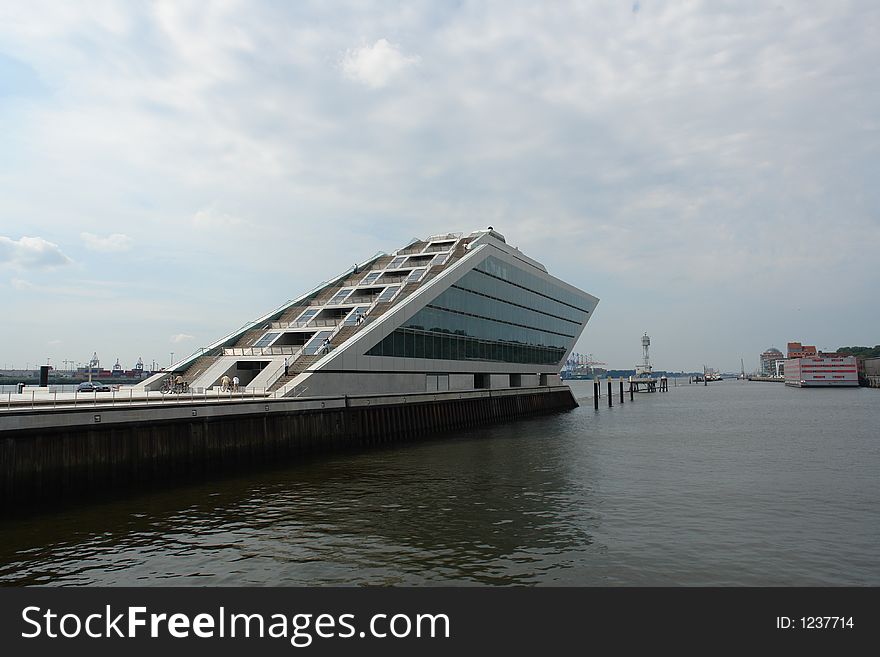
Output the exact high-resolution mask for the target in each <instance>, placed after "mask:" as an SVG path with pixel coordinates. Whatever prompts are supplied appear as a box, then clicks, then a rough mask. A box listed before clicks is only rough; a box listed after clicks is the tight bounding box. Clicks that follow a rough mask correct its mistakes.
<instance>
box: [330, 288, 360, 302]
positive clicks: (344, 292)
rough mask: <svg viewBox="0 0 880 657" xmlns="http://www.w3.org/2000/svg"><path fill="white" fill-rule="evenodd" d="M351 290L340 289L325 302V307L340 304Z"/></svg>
mask: <svg viewBox="0 0 880 657" xmlns="http://www.w3.org/2000/svg"><path fill="white" fill-rule="evenodd" d="M353 289H354V288H350V287H344V288H342V289H341V290H339V292H337V293H336V294H334V295H333V296H332V297H331V298H330V300H329V301H328V302H327V305H328V306H329V305H332V304H337V303H342V302H343V301H344V300H345V297H347V296H348V295H349V294H351V291H352V290H353Z"/></svg>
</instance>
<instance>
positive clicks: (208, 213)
mask: <svg viewBox="0 0 880 657" xmlns="http://www.w3.org/2000/svg"><path fill="white" fill-rule="evenodd" d="M245 223H246V222H245V220H244V219H242V218H241V217H236V216H234V215H231V214H227V213H225V212H219V211H218V210H216V209H215V208H213V207H211V208H204V209H202V210H199V211H198V212H196V213H195V215H194V216H193V224H195V225H196V227H198V228H235V227H236V226H242V225H244V224H245Z"/></svg>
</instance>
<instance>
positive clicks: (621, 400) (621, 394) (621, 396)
mask: <svg viewBox="0 0 880 657" xmlns="http://www.w3.org/2000/svg"><path fill="white" fill-rule="evenodd" d="M620 403H621V404H622V403H623V377H621V379H620Z"/></svg>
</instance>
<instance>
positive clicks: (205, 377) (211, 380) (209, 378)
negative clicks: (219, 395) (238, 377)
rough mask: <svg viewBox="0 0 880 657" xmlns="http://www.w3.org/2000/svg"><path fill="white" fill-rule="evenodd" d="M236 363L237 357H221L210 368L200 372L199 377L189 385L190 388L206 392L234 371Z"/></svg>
mask: <svg viewBox="0 0 880 657" xmlns="http://www.w3.org/2000/svg"><path fill="white" fill-rule="evenodd" d="M237 363H238V357H237V356H221V357H220V358H218V359H217V361H216V362H214V364H212V365H211V367H209V368H208V369H206V370H205V371H204V372H202V373H201V374H200V375H199V377H198V378H197V379H196V380H195V381H193V382H192V383H191V384H190V388H192V389H193V390H198V389H199V388H204V389H205V390H207V389H208V388H211V387H212V386H214V384H216V383H217V382H218V381H219V380H220V378H221V377H222V376H223V375H224V374H226V373H228V372H229V371H230V370H232V369H235V366H236V364H237ZM230 378H232V377H230Z"/></svg>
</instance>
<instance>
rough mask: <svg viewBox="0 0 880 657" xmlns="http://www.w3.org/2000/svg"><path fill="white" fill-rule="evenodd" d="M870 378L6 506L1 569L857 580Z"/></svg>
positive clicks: (871, 540)
mask: <svg viewBox="0 0 880 657" xmlns="http://www.w3.org/2000/svg"><path fill="white" fill-rule="evenodd" d="M585 383H586V385H585V384H584V382H575V383H574V386H575V391H576V394H577V395H578V396H582V395H583V396H585V395H587V394H589V390H590V382H585ZM878 393H880V391H876V390H829V391H812V390H793V389H787V388H785V387H784V386H781V385H778V384H758V383H748V384H743V383H739V382H733V381H731V382H724V383H721V384H715V387H711V386H710V387H708V388H706V387H702V386H683V387H678V388H672V389H671V391H670V393H668V394H666V395H660V394H656V395H652V396H647V395H643V396H640V397H638V398H637V399H636V401H635V403H632V404H630V403H629V402H627V403H626V404H624V405H623V406H622V407H620V406H616V407H615V408H613V409H608V408H607V407H602V408H600V410H599V411H598V412H596V411H594V410H593V408H592V404H591V403H590V401H589V400H586V402H587V403H584V404H583V405H582V406H581V408H579V409H577V410H576V411H573V412H571V413H564V414H559V415H552V416H547V417H541V418H533V419H528V420H523V421H520V422H515V423H508V424H504V425H500V426H496V427H492V428H488V429H480V430H474V431H470V432H461V433H458V434H456V435H454V436H449V435H447V436H437V437H434V438H431V439H428V440H425V441H422V442H419V443H415V444H410V445H400V446H393V447H389V448H383V449H374V450H370V451H364V452H358V453H346V454H336V455H331V456H327V457H321V458H314V459H310V460H308V461H303V462H300V463H294V464H284V465H279V467H278V468H277V469H275V470H271V471H263V472H260V473H256V474H255V473H249V474H246V475H241V476H238V477H234V478H224V479H218V480H212V481H209V482H202V483H197V484H191V485H185V486H175V487H174V488H170V489H165V490H158V491H156V492H140V493H137V494H132V495H130V496H127V497H124V498H118V499H115V500H110V501H103V502H93V503H90V504H87V505H82V506H80V507H79V508H70V509H64V510H59V511H56V512H53V513H43V514H41V515H38V516H34V517H30V518H26V519H9V520H6V521H4V522H3V523H2V524H0V582H2V583H6V584H39V583H49V584H107V585H123V584H126V585H138V584H145V585H146V584H153V585H156V584H197V585H198V584H210V585H244V584H265V585H277V584H290V585H298V584H426V583H434V584H450V583H454V584H834V583H839V584H874V585H876V584H878V583H880V571H878V566H877V564H876V560H875V559H874V553H875V546H876V544H877V539H878V538H880V512H878V508H880V507H878V504H877V503H878V502H880V486H878V483H877V477H876V473H877V472H878V466H880V450H878V445H877V440H876V436H875V435H874V434H875V433H876V426H877V425H878V422H877V421H878V418H880V410H878V409H880V394H878ZM768 429H769V431H768Z"/></svg>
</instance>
